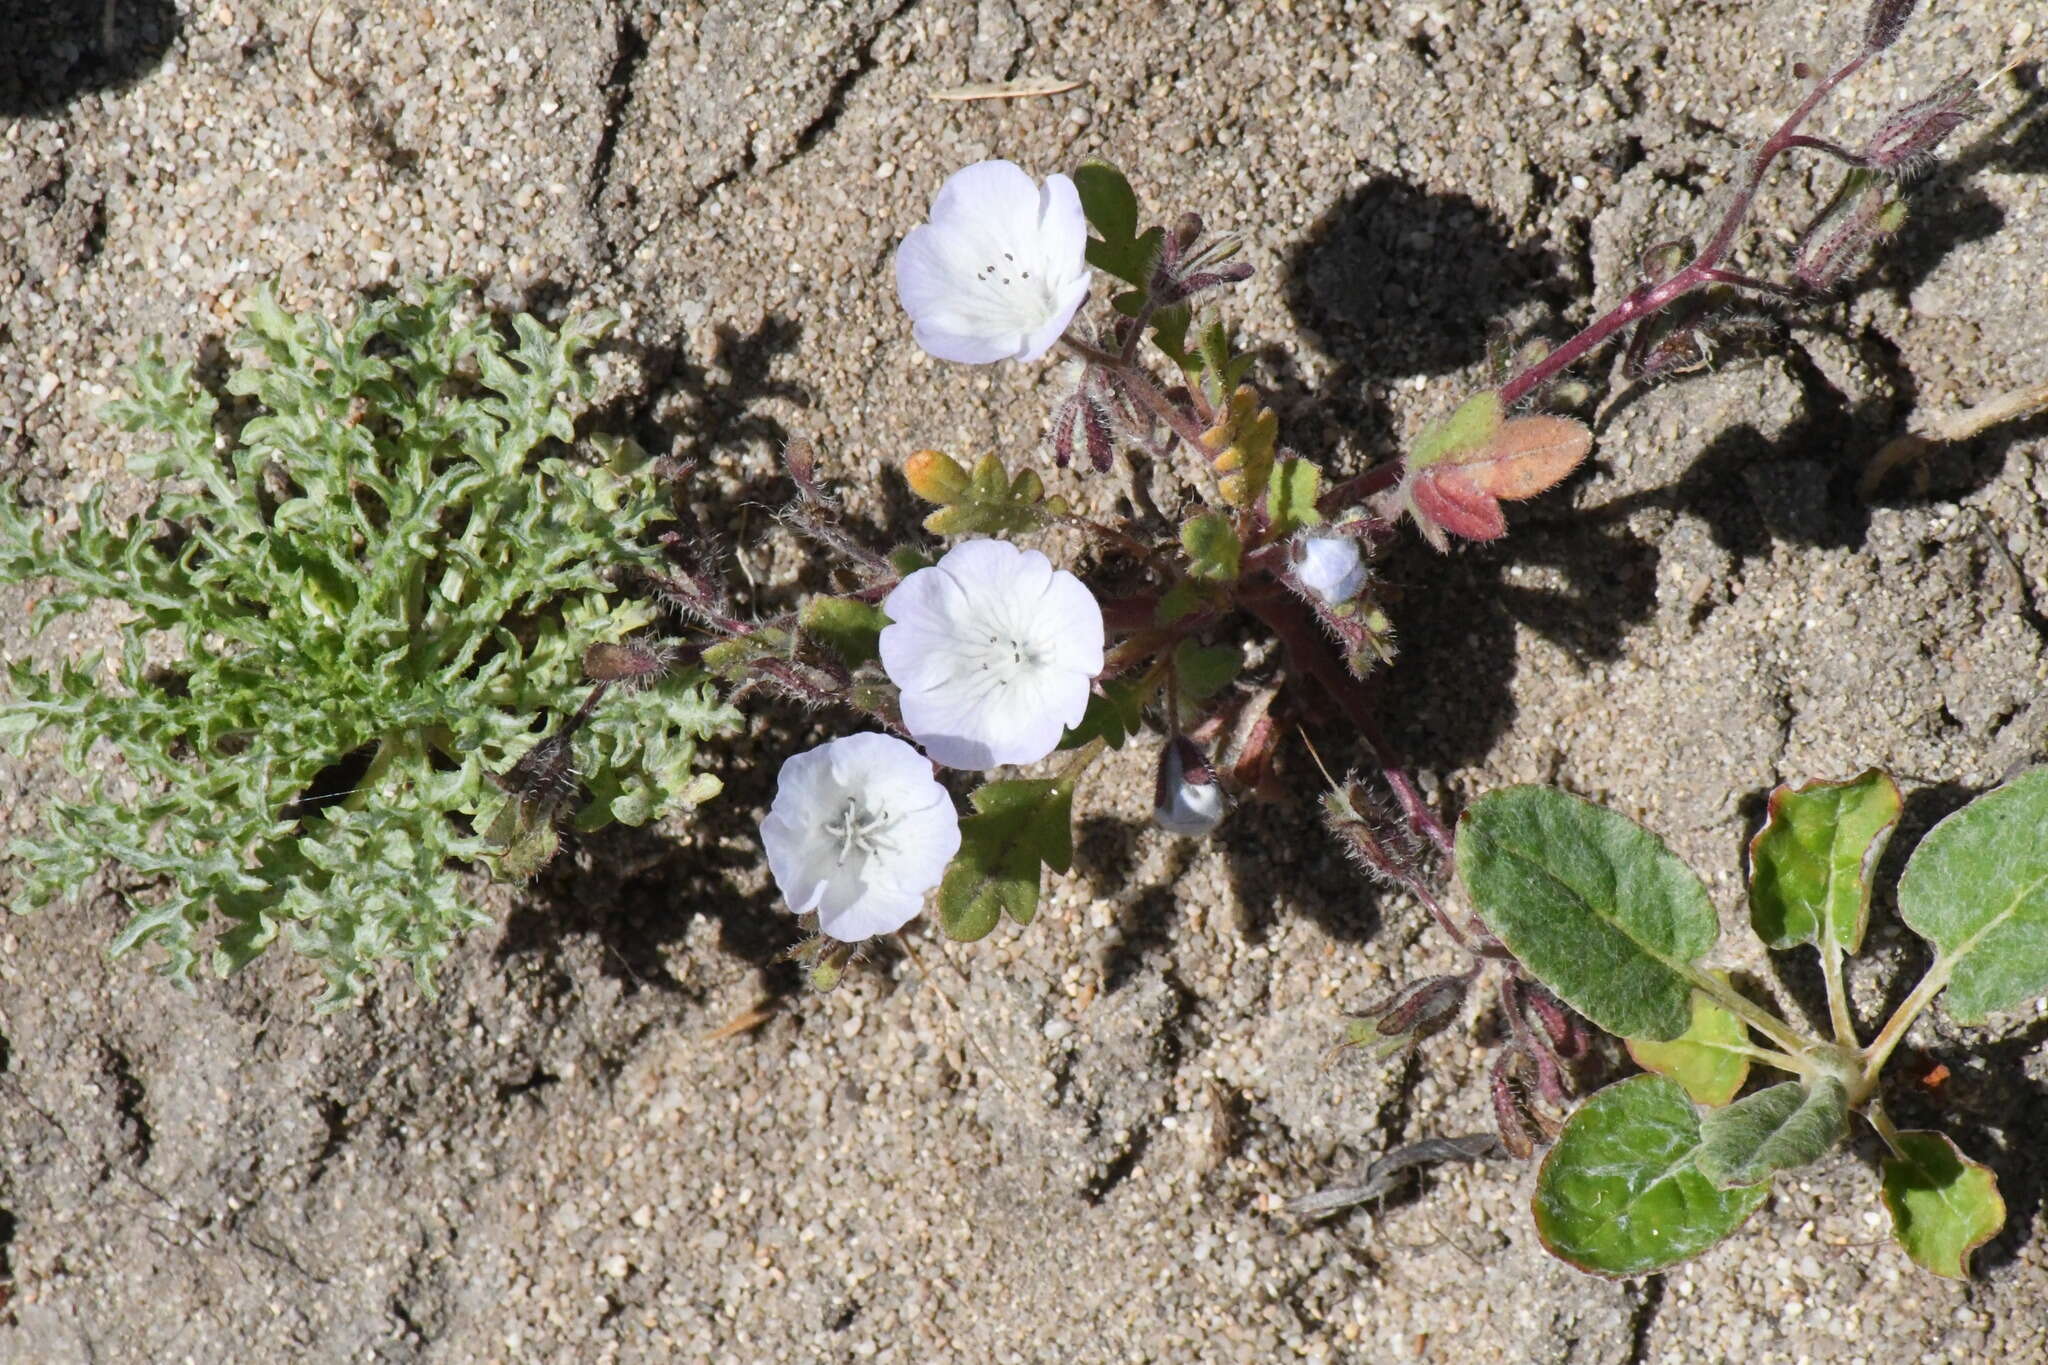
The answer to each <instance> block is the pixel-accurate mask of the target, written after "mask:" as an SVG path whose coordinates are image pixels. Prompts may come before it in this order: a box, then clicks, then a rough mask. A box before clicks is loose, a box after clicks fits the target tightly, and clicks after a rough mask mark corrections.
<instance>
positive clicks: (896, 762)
mask: <svg viewBox="0 0 2048 1365" xmlns="http://www.w3.org/2000/svg"><path fill="white" fill-rule="evenodd" d="M761 846H762V848H763V849H764V850H765V851H766V852H767V854H768V870H769V872H770V873H772V874H773V875H774V877H775V885H776V887H777V889H779V890H780V891H781V892H782V897H783V899H784V900H785V901H787V902H788V903H789V908H790V909H791V910H793V911H794V912H796V913H797V914H799V915H802V914H808V913H810V912H813V911H815V912H816V913H817V916H818V930H819V932H820V933H823V934H824V935H825V936H826V937H828V938H836V939H838V940H839V941H840V942H842V943H858V942H860V941H861V940H862V939H865V938H872V937H873V936H874V935H876V934H889V933H894V932H895V931H896V930H898V929H901V928H902V927H903V926H904V925H905V924H908V923H909V922H910V921H911V920H912V919H914V918H916V917H917V912H918V911H919V910H920V909H922V908H923V906H924V895H925V892H927V891H929V890H931V889H932V888H933V887H934V886H937V885H938V884H939V879H940V878H941V877H943V876H944V875H945V872H946V864H947V863H948V862H951V861H952V858H953V855H954V854H955V853H957V852H959V850H960V816H959V813H958V812H957V811H955V810H954V809H953V798H952V797H951V796H950V795H949V794H948V793H947V791H946V789H945V788H944V787H942V786H940V785H939V784H938V782H937V781H936V780H935V779H934V778H933V777H932V765H931V760H929V759H927V758H926V757H925V756H924V755H923V754H920V753H919V752H918V751H917V750H915V749H913V748H911V747H910V746H909V745H908V744H905V743H904V742H903V741H902V740H900V739H897V738H896V737H895V736H894V735H881V734H860V735H847V736H845V737H844V738H842V739H835V740H832V741H830V742H829V743H825V744H820V745H819V746H818V747H817V748H815V749H812V750H809V751H808V752H805V753H801V754H796V755H794V756H792V757H791V758H789V759H786V760H785V761H784V762H783V765H782V771H781V772H780V773H779V774H777V776H776V779H775V803H774V805H772V806H771V807H770V808H769V810H768V818H767V819H765V820H763V821H762V822H761Z"/></svg>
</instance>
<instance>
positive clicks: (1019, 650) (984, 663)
mask: <svg viewBox="0 0 2048 1365" xmlns="http://www.w3.org/2000/svg"><path fill="white" fill-rule="evenodd" d="M1044 663H1045V650H1044V649H1043V648H1042V647H1041V646H1040V645H1039V644H1038V642H1037V641H1035V640H1026V639H1023V638H1022V637H1020V636H1018V635H1016V634H1014V633H1012V634H1005V633H1003V632H1001V631H990V632H989V637H988V652H987V653H986V654H984V655H983V656H982V660H981V669H982V672H984V673H986V672H987V671H988V670H989V669H991V668H994V667H996V666H997V665H998V664H1008V665H1009V667H1010V669H1011V670H1012V671H1017V670H1023V669H1033V668H1038V667H1040V666H1042V665H1043V664H1044Z"/></svg>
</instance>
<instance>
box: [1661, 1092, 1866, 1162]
mask: <svg viewBox="0 0 2048 1365" xmlns="http://www.w3.org/2000/svg"><path fill="white" fill-rule="evenodd" d="M1848 1126H1849V1092H1848V1091H1847V1090H1845V1089H1843V1088H1842V1083H1841V1082H1840V1081H1838V1080H1836V1079H1835V1078H1834V1077H1832V1076H1823V1077H1821V1078H1820V1079H1818V1080H1816V1081H1814V1082H1813V1083H1812V1084H1810V1085H1809V1084H1805V1083H1803V1082H1800V1081H1784V1082H1781V1083H1780V1084H1778V1085H1774V1086H1771V1087H1770V1088H1769V1089H1767V1090H1759V1091H1757V1092H1756V1093H1755V1094H1754V1095H1747V1096H1744V1097H1743V1098H1742V1099H1739V1100H1737V1101H1736V1102H1735V1103H1734V1104H1731V1105H1729V1106H1728V1107H1727V1108H1726V1109H1715V1110H1711V1111H1709V1112H1708V1114H1707V1116H1706V1117H1705V1118H1703V1119H1701V1120H1700V1156H1699V1163H1698V1164H1699V1171H1700V1174H1701V1175H1703V1176H1705V1177H1706V1178H1707V1179H1709V1180H1711V1181H1713V1182H1714V1184H1716V1185H1718V1186H1720V1187H1721V1188H1722V1189H1724V1190H1725V1189H1733V1188H1735V1187H1737V1186H1741V1185H1755V1184H1758V1183H1759V1182H1762V1181H1767V1180H1769V1179H1770V1178H1771V1177H1772V1176H1773V1175H1774V1174H1776V1173H1777V1172H1779V1171H1789V1170H1792V1169H1793V1168H1794V1167H1798V1166H1804V1165H1807V1164H1808V1163H1810V1162H1814V1161H1818V1160H1820V1159H1821V1158H1822V1157H1823V1156H1826V1155H1827V1153H1828V1151H1829V1149H1830V1148H1832V1147H1833V1146H1834V1145H1835V1143H1836V1142H1837V1141H1839V1140H1840V1139H1841V1136H1842V1132H1843V1130H1844V1129H1845V1128H1847V1127H1848Z"/></svg>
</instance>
